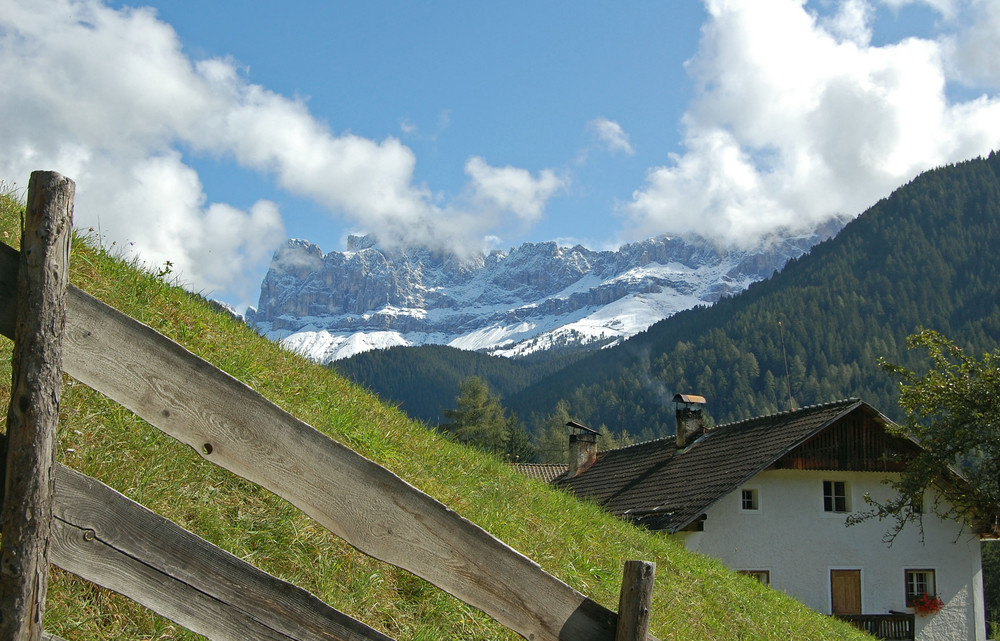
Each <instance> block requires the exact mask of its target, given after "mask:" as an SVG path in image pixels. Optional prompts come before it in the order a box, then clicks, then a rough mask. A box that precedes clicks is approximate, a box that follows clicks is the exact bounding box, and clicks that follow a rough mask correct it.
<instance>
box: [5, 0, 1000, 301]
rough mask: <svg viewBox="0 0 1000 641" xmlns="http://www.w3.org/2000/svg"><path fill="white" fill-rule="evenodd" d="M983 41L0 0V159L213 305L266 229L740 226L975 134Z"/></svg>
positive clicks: (299, 7) (872, 25)
mask: <svg viewBox="0 0 1000 641" xmlns="http://www.w3.org/2000/svg"><path fill="white" fill-rule="evenodd" d="M998 39H1000V0H964V1H963V0H927V1H907V0H885V1H878V0H870V1H869V0H847V1H844V2H835V1H833V0H819V1H814V2H805V3H803V2H801V1H797V0H768V1H766V2H763V1H761V0H706V1H705V2H703V3H702V2H693V1H676V2H675V1H671V2H652V1H638V2H628V3H605V2H600V3H599V2H589V1H582V2H581V1H579V0H577V1H574V2H568V1H552V2H502V3H492V4H487V3H470V2H432V3H413V2H390V1H372V2H354V3H348V2H320V1H308V2H307V1H299V2H284V3H264V2H252V3H247V2H229V1H218V2H208V1H205V0H201V1H197V2H196V1H186V0H172V1H170V2H167V1H165V0H164V1H155V2H150V3H135V2H113V3H103V2H99V1H97V0H25V1H21V0H0V77H2V79H3V83H4V87H5V91H4V92H3V95H2V96H0V136H2V138H3V140H4V141H5V152H4V153H2V154H0V179H2V180H4V181H5V182H6V183H7V184H13V185H15V186H17V187H19V188H23V187H24V186H26V185H27V181H28V175H29V173H30V171H32V170H34V169H54V170H57V171H61V172H62V173H64V174H65V175H67V176H69V177H71V178H73V179H74V180H76V181H77V206H76V212H75V215H76V222H77V226H78V227H81V228H83V229H87V228H89V227H94V228H95V230H96V229H99V230H100V232H101V234H102V236H103V237H104V242H106V243H107V244H111V243H115V245H114V246H115V247H116V248H118V249H120V250H121V251H123V252H126V253H134V254H136V255H138V256H139V257H140V258H141V259H143V260H145V261H146V262H147V263H148V264H149V265H150V266H151V267H153V268H159V267H162V266H163V265H164V264H165V263H166V261H170V262H171V264H172V267H173V268H174V273H175V274H176V275H177V276H178V277H179V278H181V279H182V281H183V282H184V283H186V284H187V285H188V286H189V287H191V288H192V289H194V290H196V291H200V292H202V293H204V294H206V295H208V296H212V297H216V298H219V299H221V300H223V301H225V302H228V303H231V304H233V305H234V306H236V307H237V308H242V307H244V306H246V305H247V304H255V303H256V298H257V295H258V293H259V285H260V281H261V279H262V277H263V275H264V272H265V270H266V268H267V263H268V261H269V259H270V256H271V253H272V252H273V251H274V249H275V248H276V247H277V246H278V244H280V243H281V242H283V241H284V240H285V239H286V238H288V237H298V238H306V239H308V240H311V241H313V242H315V243H317V244H318V245H320V247H321V248H322V249H323V250H324V251H333V250H340V249H343V248H344V240H345V238H346V235H347V234H349V233H361V232H372V233H375V234H376V235H377V236H378V237H379V239H380V242H382V243H383V244H384V245H386V246H394V245H400V244H413V243H416V244H423V245H428V246H432V247H435V248H439V249H447V250H452V251H459V252H473V251H481V250H488V249H490V248H501V249H506V248H509V247H512V246H516V245H519V244H520V243H522V242H526V241H531V242H538V241H545V240H558V241H559V242H561V243H565V244H573V243H577V242H579V243H582V244H584V245H586V246H589V247H592V248H595V249H604V248H609V247H615V246H617V245H619V244H620V243H623V242H627V241H630V240H636V239H640V238H643V237H647V236H651V235H656V234H664V233H699V234H702V235H705V236H708V237H711V238H713V239H715V240H717V241H718V242H720V243H724V244H729V245H741V244H742V245H745V244H751V243H755V242H759V241H760V240H761V239H762V238H766V237H767V235H768V234H770V233H773V232H775V231H776V230H781V229H791V230H799V229H805V228H808V227H810V226H812V225H815V224H816V223H818V222H821V221H823V220H825V219H827V218H829V217H831V216H835V215H843V214H846V215H856V214H858V213H860V212H861V211H863V210H864V209H865V208H867V207H868V206H870V205H871V204H873V203H874V202H875V201H876V200H877V199H878V198H881V197H883V196H885V195H888V193H889V192H890V191H891V190H892V189H894V188H895V187H897V186H899V185H900V184H902V183H904V182H906V181H908V180H910V179H911V178H912V177H913V176H915V175H916V174H918V173H919V172H921V171H923V170H926V169H929V168H932V167H935V166H939V165H941V164H944V163H948V162H955V161H960V160H963V159H966V158H971V157H974V156H976V155H980V154H986V153H988V152H989V151H990V150H992V149H997V148H1000V94H998V89H1000V56H998V55H997V48H996V42H997V41H998Z"/></svg>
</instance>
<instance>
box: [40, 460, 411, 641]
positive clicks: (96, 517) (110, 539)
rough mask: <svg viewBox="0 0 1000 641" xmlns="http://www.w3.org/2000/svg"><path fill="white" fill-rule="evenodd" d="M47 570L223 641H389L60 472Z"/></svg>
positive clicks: (111, 493) (102, 488) (91, 482)
mask: <svg viewBox="0 0 1000 641" xmlns="http://www.w3.org/2000/svg"><path fill="white" fill-rule="evenodd" d="M55 484H56V503H55V517H56V518H55V522H54V524H53V525H54V536H53V540H52V562H53V563H55V564H56V565H58V566H59V567H61V568H63V569H64V570H66V571H68V572H72V573H74V574H76V575H78V576H81V577H83V578H85V579H87V580H88V581H92V582H94V583H97V584H99V585H101V586H104V587H106V588H108V589H110V590H114V591H115V592H118V593H120V594H123V595H125V596H127V597H129V598H130V599H132V600H134V601H136V602H138V603H140V604H142V605H144V606H146V607H148V608H149V609H151V610H153V611H154V612H157V613H159V614H161V615H163V616H165V617H167V618H168V619H170V620H172V621H175V622H176V623H179V624H180V625H183V626H184V627H186V628H188V629H189V630H192V631H194V632H197V633H198V634H202V635H204V636H207V637H208V638H210V639H215V640H219V641H244V640H245V639H271V640H275V641H292V640H295V641H306V640H309V641H392V639H391V638H390V637H388V636H386V635H384V634H382V633H381V632H378V631H377V630H374V629H373V628H370V627H368V626H367V625H365V624H363V623H361V622H359V621H356V620H354V619H352V618H351V617H349V616H347V615H345V614H343V613H341V612H339V611H337V610H335V609H334V608H332V607H330V606H329V605H327V604H326V603H324V602H323V601H321V600H319V599H317V598H316V597H315V596H313V595H312V594H310V593H308V592H306V591H305V590H303V589H301V588H298V587H296V586H294V585H292V584H290V583H287V582H286V581H282V580H280V579H278V578H276V577H274V576H271V575H270V574H267V573H266V572H263V571H261V570H258V569H257V568H255V567H253V566H252V565H250V564H249V563H246V562H245V561H243V560H241V559H239V558H237V557H235V556H233V555H232V554H229V553H228V552H226V551H225V550H222V549H220V548H218V547H216V546H214V545H212V544H211V543H209V542H207V541H205V540H204V539H201V538H199V537H197V536H195V535H194V534H192V533H191V532H188V531H187V530H185V529H183V528H181V527H180V526H178V525H177V524H175V523H173V522H171V521H169V520H167V519H165V518H163V517H162V516H159V515H158V514H155V513H154V512H151V511H150V510H147V509H146V508H144V507H142V506H141V505H139V504H138V503H135V502H133V501H131V500H129V499H128V498H126V497H125V496H122V495H121V494H119V493H118V492H116V491H115V490H113V489H111V488H109V487H108V486H106V485H103V484H102V483H100V482H99V481H97V480H96V479H93V478H90V477H87V476H84V475H83V474H80V473H79V472H75V471H73V470H71V469H70V468H68V467H66V466H64V465H57V468H56V478H55Z"/></svg>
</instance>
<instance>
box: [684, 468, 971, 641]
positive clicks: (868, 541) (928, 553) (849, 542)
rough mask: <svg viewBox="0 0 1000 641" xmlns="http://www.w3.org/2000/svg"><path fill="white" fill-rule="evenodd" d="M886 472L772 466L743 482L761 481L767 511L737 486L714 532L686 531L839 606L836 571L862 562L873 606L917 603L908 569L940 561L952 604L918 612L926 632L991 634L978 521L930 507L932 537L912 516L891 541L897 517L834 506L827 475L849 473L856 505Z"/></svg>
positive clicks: (800, 594)
mask: <svg viewBox="0 0 1000 641" xmlns="http://www.w3.org/2000/svg"><path fill="white" fill-rule="evenodd" d="M882 478H884V475H882V474H876V473H871V472H813V471H800V470H771V471H765V472H763V473H761V474H759V475H757V476H756V477H754V478H753V479H751V481H749V482H747V483H746V484H745V485H744V486H743V488H746V489H756V490H757V494H758V506H759V509H758V510H757V511H746V510H743V509H741V502H740V498H741V493H740V490H739V489H737V490H736V491H735V492H732V493H731V494H729V495H727V496H724V497H723V498H722V499H720V500H719V501H717V502H716V503H715V504H714V505H712V506H711V507H710V508H709V509H708V511H707V512H706V514H707V519H706V520H705V524H704V525H705V531H704V532H691V533H687V534H685V543H686V545H687V547H688V549H690V550H693V551H697V552H701V553H703V554H706V555H709V556H713V557H715V558H718V559H720V560H721V561H722V562H723V563H724V564H725V565H726V566H727V567H729V568H731V569H733V570H767V571H768V572H769V573H770V581H771V587H773V588H776V589H778V590H782V591H784V592H786V593H788V594H790V595H791V596H793V597H795V598H796V599H798V600H799V601H801V602H803V603H805V604H806V605H807V606H809V607H811V608H813V609H815V610H818V611H819V612H822V613H824V614H830V607H831V604H830V570H834V569H852V570H853V569H860V570H861V603H862V612H863V613H864V614H884V613H888V612H889V611H890V610H895V611H909V610H908V609H907V608H906V605H905V598H906V585H905V570H908V569H909V570H913V569H921V570H923V569H930V570H934V573H935V582H936V590H937V593H938V595H939V596H940V597H941V599H942V600H943V601H944V602H945V606H944V608H943V609H942V610H941V611H940V612H939V613H937V614H933V615H929V616H927V617H921V616H917V617H916V632H917V639H918V640H924V641H927V640H929V639H934V640H935V641H945V640H947V641H951V640H954V641H985V639H986V624H985V615H984V612H983V588H982V569H981V556H980V542H979V540H978V539H977V538H976V537H975V536H973V535H972V534H971V533H970V532H969V531H968V529H966V530H964V531H962V530H961V529H960V526H959V525H958V524H957V523H955V522H944V521H942V520H941V519H939V518H937V517H936V516H935V515H933V514H931V513H926V514H925V515H924V541H923V542H922V543H921V541H920V532H919V531H918V528H916V527H914V526H913V525H908V526H907V527H906V528H904V530H903V531H902V532H901V533H900V534H899V536H898V537H897V538H896V539H895V541H893V543H892V545H891V546H889V545H888V544H886V543H884V542H883V541H882V539H883V535H884V534H885V532H886V531H887V530H888V529H889V527H890V525H891V523H889V522H879V521H877V520H870V521H867V522H865V523H863V524H861V525H854V526H851V527H847V526H845V524H844V521H845V517H846V515H845V514H839V513H828V512H824V510H823V481H824V480H829V481H845V482H846V483H847V492H848V499H849V506H850V507H851V509H853V510H855V511H863V510H864V509H866V507H867V506H866V504H865V502H864V499H863V495H864V494H865V493H866V492H869V493H871V495H872V496H875V497H879V496H887V495H889V493H891V490H890V489H889V488H887V487H886V486H885V485H883V484H882V483H881V482H880V481H881V479H882ZM743 488H740V489H743Z"/></svg>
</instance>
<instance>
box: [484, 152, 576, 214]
mask: <svg viewBox="0 0 1000 641" xmlns="http://www.w3.org/2000/svg"><path fill="white" fill-rule="evenodd" d="M465 173H466V174H467V175H468V176H469V178H470V188H471V190H472V198H473V201H474V202H475V203H476V204H477V205H478V208H485V209H495V210H498V211H499V212H500V213H503V212H509V213H512V214H514V215H515V216H517V218H518V219H520V220H522V221H527V222H534V221H536V220H537V219H538V218H539V217H541V215H542V212H543V211H544V209H545V203H546V202H547V201H548V199H549V198H551V197H552V196H553V195H554V194H555V193H556V192H557V191H559V190H560V189H562V188H564V187H566V179H564V178H562V177H560V176H559V175H557V174H556V172H555V171H553V170H551V169H543V170H542V171H541V172H539V174H538V177H537V178H536V177H534V176H532V175H531V173H530V172H529V171H528V170H526V169H520V168H517V167H511V166H507V167H491V166H490V165H488V164H487V163H486V161H485V160H483V159H482V158H480V157H479V156H473V157H471V158H469V160H468V161H467V162H466V163H465Z"/></svg>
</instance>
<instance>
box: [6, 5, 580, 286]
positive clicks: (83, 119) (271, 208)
mask: <svg viewBox="0 0 1000 641" xmlns="http://www.w3.org/2000/svg"><path fill="white" fill-rule="evenodd" d="M0 81H2V82H3V85H4V87H5V90H4V92H3V93H2V94H0V139H3V140H4V147H5V153H4V154H3V155H2V156H0V176H4V177H5V179H6V180H8V181H22V180H23V181H24V182H25V183H26V181H27V175H28V173H29V172H30V171H32V170H34V169H54V170H57V171H60V172H61V173H63V174H65V175H67V176H69V177H70V178H73V179H74V180H75V181H76V182H77V202H76V208H75V214H76V223H77V226H78V227H84V228H86V227H90V226H93V227H98V223H99V226H100V228H101V231H102V232H103V233H104V235H105V236H107V241H108V242H109V243H110V242H112V241H117V243H116V246H118V247H122V248H124V249H126V251H131V252H137V253H138V254H139V255H140V256H141V257H142V258H143V260H145V261H146V262H148V263H149V264H150V265H152V266H154V267H162V266H163V265H164V264H165V262H166V261H170V262H171V263H172V264H173V266H174V272H175V273H176V274H179V275H180V277H181V278H182V279H183V280H184V282H186V283H187V284H188V285H189V286H190V287H192V288H193V289H196V290H202V291H205V292H206V293H211V292H212V291H216V290H220V289H227V290H230V291H233V290H236V291H240V292H244V291H245V292H247V293H246V295H245V298H244V301H243V302H244V303H245V302H249V300H250V298H249V297H250V296H251V295H252V293H253V288H254V287H256V286H258V284H259V281H257V282H254V283H250V282H245V281H246V279H247V278H250V277H253V278H259V271H258V273H257V274H256V275H254V274H253V273H252V268H253V266H255V265H260V264H262V263H266V261H267V260H268V259H269V258H270V252H271V251H272V250H273V249H274V248H275V247H276V246H277V245H278V244H279V243H280V242H281V240H282V239H283V237H284V227H283V223H282V219H281V215H280V212H279V211H278V209H277V207H276V205H274V204H273V203H270V202H267V201H263V200H262V201H259V202H257V203H255V204H253V205H251V206H250V207H249V208H248V209H246V210H241V209H238V208H235V207H232V206H230V205H228V204H225V203H209V202H207V197H206V195H205V192H204V189H203V186H202V183H201V180H200V178H199V176H198V175H197V173H196V172H195V170H194V169H193V168H192V167H190V166H189V165H187V164H185V160H184V158H183V155H182V153H181V151H180V150H185V151H190V152H193V153H196V154H203V155H204V156H205V157H218V158H225V159H227V160H231V161H232V162H235V163H236V164H238V165H240V166H242V167H244V168H247V169H250V170H253V171H256V172H259V173H261V174H264V175H265V176H269V177H270V176H273V177H274V179H275V180H276V182H277V183H278V184H279V185H280V186H281V187H282V188H284V189H286V190H287V191H289V192H291V193H294V194H296V195H300V196H305V197H308V198H311V199H314V200H315V201H316V202H318V203H320V204H321V205H322V206H324V207H325V208H327V209H328V210H329V211H330V212H331V213H332V214H334V215H338V216H341V217H343V218H345V219H347V220H348V221H351V222H353V223H355V224H356V225H358V226H361V227H365V228H367V229H369V230H371V231H373V232H375V233H376V234H377V235H378V237H379V238H380V240H383V241H384V242H385V243H386V244H394V243H405V244H424V245H427V246H430V247H435V248H446V247H449V246H452V247H454V246H459V247H462V246H465V247H468V246H470V245H479V244H481V243H482V242H483V240H482V239H483V235H484V233H485V231H487V230H488V229H489V225H490V224H495V223H502V222H503V221H502V220H500V219H498V218H497V216H496V215H495V210H503V211H507V212H511V213H513V214H515V215H516V216H517V217H518V218H519V219H520V220H521V221H522V222H532V221H535V220H537V219H538V218H539V217H540V216H541V215H542V211H543V208H544V205H545V202H546V200H547V199H548V198H549V197H550V196H551V195H552V193H554V191H555V190H556V189H557V188H558V187H559V186H560V184H561V182H560V179H558V178H556V177H555V174H554V172H552V171H551V170H543V171H541V172H540V174H539V175H538V176H537V177H533V176H531V175H530V174H529V173H528V172H527V171H526V170H520V169H516V168H513V167H505V168H502V169H496V168H492V167H489V166H488V165H486V164H485V162H482V161H481V160H479V161H476V162H471V163H470V164H469V165H468V166H467V171H468V172H469V177H470V185H469V187H468V188H467V190H468V191H469V192H471V193H473V194H474V195H475V198H474V199H473V204H483V205H488V207H489V210H490V211H487V212H485V213H483V212H478V211H475V210H472V209H470V210H467V211H464V212H462V213H457V212H456V211H455V207H453V206H451V205H445V206H442V205H440V204H439V203H438V202H437V200H436V199H435V196H434V195H432V194H431V193H430V191H429V190H428V189H427V188H426V187H424V186H422V185H417V184H415V183H414V168H415V166H416V156H415V154H414V153H413V151H412V150H411V149H410V148H408V147H407V146H406V145H404V144H402V143H401V142H400V140H399V139H397V138H395V137H391V136H390V137H386V138H385V139H384V140H381V141H376V140H371V139H367V138H363V137H361V136H357V135H354V134H351V133H344V134H338V133H334V132H332V131H331V130H330V127H329V126H328V125H327V124H326V123H323V122H321V121H319V120H317V119H316V118H315V117H314V116H313V115H312V114H311V113H310V112H309V110H308V109H307V108H306V105H305V103H304V102H303V101H302V100H297V99H290V98H287V97H284V96H281V95H279V94H276V93H274V92H272V91H269V90H268V89H266V88H264V87H261V86H259V85H255V84H252V83H250V82H248V81H247V79H246V77H245V74H244V73H243V72H242V70H241V69H240V68H239V67H238V65H237V63H236V62H235V61H233V60H229V59H218V58H215V59H208V60H202V61H192V60H191V59H190V58H188V57H187V56H186V55H185V53H184V52H183V51H182V49H181V45H180V42H179V39H178V37H177V34H176V33H175V32H174V30H173V28H172V27H170V26H169V25H167V24H165V23H163V22H162V21H160V20H159V19H158V17H157V15H156V13H155V11H153V10H150V9H130V8H123V9H121V10H114V9H111V8H109V7H107V6H105V5H104V4H102V3H101V2H100V1H99V0H0ZM448 118H449V114H448V112H447V111H443V112H441V114H440V117H439V122H438V128H439V129H442V128H446V127H447V126H448ZM401 126H402V128H403V131H404V133H405V132H406V131H407V130H408V129H410V127H411V123H409V122H406V121H404V123H403V124H402V125H401ZM465 204H468V203H465ZM241 295H242V294H241Z"/></svg>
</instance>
